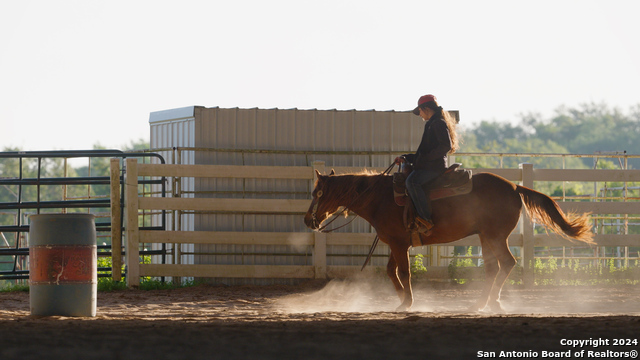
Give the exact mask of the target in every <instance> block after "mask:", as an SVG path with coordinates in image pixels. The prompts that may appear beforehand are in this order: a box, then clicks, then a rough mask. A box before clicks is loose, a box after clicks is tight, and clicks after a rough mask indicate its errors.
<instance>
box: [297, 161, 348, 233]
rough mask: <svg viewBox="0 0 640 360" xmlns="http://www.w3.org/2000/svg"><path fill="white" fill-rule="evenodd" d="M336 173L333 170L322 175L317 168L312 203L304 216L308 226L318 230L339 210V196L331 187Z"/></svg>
mask: <svg viewBox="0 0 640 360" xmlns="http://www.w3.org/2000/svg"><path fill="white" fill-rule="evenodd" d="M333 175H335V171H333V170H331V173H330V174H329V175H321V174H320V173H319V172H318V170H316V178H317V180H316V186H315V188H314V189H313V192H312V193H311V196H312V199H311V205H310V206H309V210H308V211H307V214H306V215H305V216H304V223H305V225H307V227H308V228H310V229H313V230H317V229H318V228H319V227H320V224H322V222H323V221H325V220H326V219H327V218H328V217H329V216H330V215H331V214H333V213H334V212H336V211H338V208H339V207H340V206H339V205H338V198H337V197H336V196H335V194H334V192H335V189H333V190H334V191H331V189H329V183H330V182H331V181H330V180H331V177H332V176H333Z"/></svg>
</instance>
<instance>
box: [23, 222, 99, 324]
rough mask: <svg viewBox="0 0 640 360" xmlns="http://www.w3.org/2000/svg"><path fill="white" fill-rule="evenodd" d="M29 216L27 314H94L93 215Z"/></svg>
mask: <svg viewBox="0 0 640 360" xmlns="http://www.w3.org/2000/svg"><path fill="white" fill-rule="evenodd" d="M29 220H30V226H29V300H30V304H31V315H37V316H55V315H58V316H95V315H96V299H97V291H98V272H97V270H98V261H97V246H96V224H95V216H94V215H91V214H42V215H32V216H30V217H29Z"/></svg>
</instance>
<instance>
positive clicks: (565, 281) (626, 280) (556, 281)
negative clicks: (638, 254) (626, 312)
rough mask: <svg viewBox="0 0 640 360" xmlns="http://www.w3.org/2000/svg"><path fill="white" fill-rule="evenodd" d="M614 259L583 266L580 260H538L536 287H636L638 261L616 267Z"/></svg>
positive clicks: (638, 270) (639, 269)
mask: <svg viewBox="0 0 640 360" xmlns="http://www.w3.org/2000/svg"><path fill="white" fill-rule="evenodd" d="M615 262H616V261H615V260H614V259H608V260H606V261H597V262H596V263H594V262H589V263H588V264H585V265H581V264H580V260H579V259H574V260H567V261H561V262H560V264H558V259H556V258H553V257H551V258H549V259H548V260H547V261H543V260H542V259H540V258H537V259H536V263H535V268H534V272H535V284H536V285H622V284H631V285H636V284H638V283H639V282H640V266H638V260H634V261H633V262H634V265H633V266H630V264H625V265H624V266H622V267H616V266H615Z"/></svg>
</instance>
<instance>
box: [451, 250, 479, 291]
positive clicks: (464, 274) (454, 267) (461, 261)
mask: <svg viewBox="0 0 640 360" xmlns="http://www.w3.org/2000/svg"><path fill="white" fill-rule="evenodd" d="M460 255H461V254H460V253H459V252H458V251H457V249H456V250H455V251H454V252H453V259H451V262H449V266H448V267H447V271H448V272H449V279H451V282H453V283H455V284H465V283H467V282H468V281H469V280H471V272H469V271H467V270H468V268H472V267H476V264H475V263H474V262H473V259H471V258H470V256H473V248H472V247H471V246H469V247H467V250H466V253H465V255H464V256H465V257H464V258H461V257H460Z"/></svg>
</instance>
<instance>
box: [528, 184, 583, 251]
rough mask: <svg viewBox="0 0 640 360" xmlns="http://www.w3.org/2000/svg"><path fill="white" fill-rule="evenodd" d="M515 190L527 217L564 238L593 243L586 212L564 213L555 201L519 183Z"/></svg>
mask: <svg viewBox="0 0 640 360" xmlns="http://www.w3.org/2000/svg"><path fill="white" fill-rule="evenodd" d="M516 191H517V192H518V193H520V197H522V200H523V202H524V207H525V209H526V210H527V214H529V217H531V218H533V219H535V220H536V221H537V222H539V223H541V224H543V225H545V226H546V227H548V228H549V229H551V230H552V231H553V232H555V233H557V234H559V235H562V236H563V237H564V238H567V239H569V240H578V241H582V242H584V243H587V244H594V241H593V232H592V231H591V226H590V224H589V217H588V214H582V215H576V214H574V213H569V214H566V215H565V213H563V212H562V209H560V207H559V206H558V203H557V202H555V201H554V200H553V199H552V198H550V197H549V196H547V195H545V194H543V193H541V192H538V191H535V190H532V189H529V188H527V187H524V186H519V185H518V186H517V187H516Z"/></svg>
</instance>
